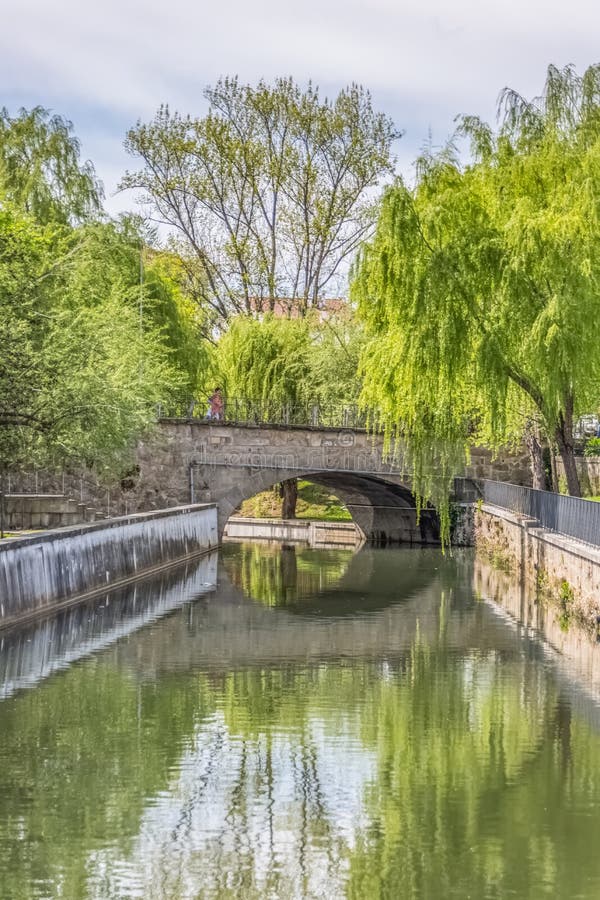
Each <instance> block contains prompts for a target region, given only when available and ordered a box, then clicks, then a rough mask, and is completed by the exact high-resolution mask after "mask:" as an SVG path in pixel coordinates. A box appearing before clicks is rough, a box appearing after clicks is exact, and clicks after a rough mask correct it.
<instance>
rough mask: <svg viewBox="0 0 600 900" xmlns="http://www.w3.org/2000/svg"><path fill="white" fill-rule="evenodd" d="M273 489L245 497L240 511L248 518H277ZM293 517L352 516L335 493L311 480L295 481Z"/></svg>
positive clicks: (278, 508) (278, 503) (345, 518)
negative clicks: (296, 482)
mask: <svg viewBox="0 0 600 900" xmlns="http://www.w3.org/2000/svg"><path fill="white" fill-rule="evenodd" d="M276 488H277V486H276V487H275V488H272V489H271V490H269V491H261V493H260V494H256V495H255V496H254V497H251V498H250V499H249V500H245V501H244V502H243V503H242V505H241V507H240V513H239V514H240V515H241V516H248V517H249V518H259V519H271V518H279V517H280V516H281V498H280V495H279V491H278V490H277V489H276ZM296 518H297V519H317V520H319V521H326V522H348V521H351V520H352V516H351V515H350V513H349V512H348V510H347V509H346V507H345V506H344V505H343V504H342V503H341V502H340V501H339V500H338V498H337V497H336V496H335V494H332V493H330V491H329V490H328V489H327V488H324V487H321V485H318V484H313V482H311V481H299V482H298V501H297V504H296Z"/></svg>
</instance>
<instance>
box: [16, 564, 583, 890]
mask: <svg viewBox="0 0 600 900" xmlns="http://www.w3.org/2000/svg"><path fill="white" fill-rule="evenodd" d="M300 559H301V557H300ZM288 564H289V563H286V565H288ZM483 609H484V608H483V607H478V612H482V611H483ZM178 615H181V616H182V617H184V616H185V615H186V613H185V612H181V613H180V614H178ZM438 615H439V617H438V628H437V629H435V628H429V629H427V634H428V635H431V637H430V638H429V640H426V639H425V638H424V637H423V633H424V630H422V631H421V633H420V634H417V636H416V637H415V638H414V639H413V641H412V643H411V645H410V647H409V649H408V650H407V651H406V652H403V653H400V652H398V654H397V655H396V656H395V657H391V656H390V657H389V658H388V659H386V660H378V661H372V660H368V661H365V660H361V659H360V658H355V659H353V660H352V662H350V661H347V662H346V663H344V662H337V663H336V664H334V665H332V664H325V663H315V662H314V661H312V660H309V659H307V661H306V663H305V664H303V665H302V664H298V663H295V664H294V665H291V664H288V665H286V664H285V663H283V664H280V663H278V664H277V665H276V666H267V665H256V666H254V667H249V668H247V669H244V670H230V671H228V672H226V673H225V674H223V673H215V672H212V673H209V672H202V671H191V670H186V671H185V672H184V673H182V672H178V673H175V674H172V675H169V676H163V677H161V678H160V679H159V680H157V681H152V682H148V683H144V682H142V683H139V682H138V681H137V680H136V679H133V678H132V677H131V675H130V674H129V672H128V670H127V669H124V670H120V671H119V670H116V669H114V668H113V667H112V665H111V659H112V658H115V657H116V656H117V654H116V653H115V654H114V655H113V656H112V657H111V656H110V655H109V654H105V655H103V656H100V657H95V658H92V659H90V660H88V661H86V662H85V663H84V664H80V665H77V666H75V667H73V668H72V669H70V670H68V671H67V672H64V673H62V674H60V675H59V676H55V677H53V678H51V679H49V680H48V681H47V682H45V683H44V684H43V685H41V686H39V687H38V688H37V689H36V690H35V691H29V692H24V693H21V694H19V695H17V696H15V697H14V698H11V699H10V700H9V701H6V702H5V703H3V704H0V759H1V760H2V765H1V766H0V871H1V872H2V877H3V883H2V887H1V888H0V896H4V894H2V890H4V892H5V895H6V896H8V897H11V900H12V898H14V900H25V898H29V897H30V896H35V892H33V889H32V887H31V886H32V884H34V882H35V883H36V884H37V885H38V886H39V891H38V893H39V895H40V896H47V897H57V896H59V895H60V896H64V897H69V898H74V900H75V898H79V897H87V896H90V897H102V898H119V900H122V898H124V897H127V896H131V895H132V894H133V895H135V896H144V898H147V900H153V898H157V900H158V898H160V900H162V898H171V897H173V898H186V897H196V896H201V897H236V898H243V900H253V898H262V897H268V896H276V897H282V898H283V897H287V896H306V897H313V896H335V897H338V896H340V897H341V896H344V895H345V894H348V895H349V896H351V897H357V898H358V897H360V898H361V900H362V898H363V897H364V898H371V897H373V898H378V897H382V898H384V897H385V898H387V897H390V898H392V897H394V898H395V897H419V898H421V897H432V898H433V897H461V898H462V897H466V896H469V895H470V896H472V897H478V898H479V897H482V898H485V897H504V896H516V897H519V898H522V897H537V896H539V895H540V894H544V893H547V894H548V895H550V896H556V897H570V896H581V897H595V896H598V890H597V888H598V884H600V860H599V859H597V855H596V854H595V853H594V850H593V848H594V847H595V844H596V842H597V839H598V837H600V823H598V821H597V818H595V817H594V814H595V813H596V811H597V808H598V806H597V804H598V803H600V741H599V739H598V736H597V735H595V734H590V732H589V729H588V726H587V725H586V724H585V723H584V722H583V721H582V720H581V718H579V717H578V715H577V713H576V711H574V710H573V709H572V707H571V705H570V703H569V702H568V699H567V698H566V697H565V696H563V695H562V694H561V691H560V689H559V687H558V686H557V682H556V681H555V679H554V677H553V674H552V670H551V669H548V668H546V667H545V666H544V665H542V664H540V661H539V658H538V656H537V654H534V653H528V652H527V645H526V644H524V643H519V641H518V639H517V638H515V647H516V648H517V649H518V651H519V652H517V653H512V652H511V651H510V649H506V645H505V650H504V651H503V653H501V652H500V651H494V650H490V651H483V650H481V649H478V647H477V646H474V647H473V648H472V649H471V650H470V651H468V650H467V651H465V650H464V649H461V650H460V652H456V650H455V648H454V645H453V644H452V641H451V640H450V639H449V638H448V635H449V634H450V633H451V631H452V630H451V629H450V627H449V622H450V620H451V618H452V617H453V616H454V615H456V609H453V601H452V598H451V596H450V595H449V594H447V595H446V596H445V597H443V599H442V603H441V605H440V608H439V614H438ZM461 615H465V610H464V609H462V611H461ZM289 618H290V622H291V625H290V627H291V628H293V627H296V625H297V622H298V620H297V619H294V618H293V617H289ZM294 623H296V624H294ZM340 627H341V626H340ZM163 637H164V632H163ZM153 639H154V640H156V641H160V639H161V630H160V626H159V627H157V628H156V632H155V636H154V638H153ZM249 639H251V635H249ZM59 886H60V887H59ZM130 889H131V891H130ZM36 890H37V888H36Z"/></svg>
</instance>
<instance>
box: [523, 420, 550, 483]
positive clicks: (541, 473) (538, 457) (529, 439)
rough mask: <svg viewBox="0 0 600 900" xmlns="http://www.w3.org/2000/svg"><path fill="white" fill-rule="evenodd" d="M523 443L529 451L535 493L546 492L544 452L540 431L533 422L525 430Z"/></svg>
mask: <svg viewBox="0 0 600 900" xmlns="http://www.w3.org/2000/svg"><path fill="white" fill-rule="evenodd" d="M525 443H526V444H527V449H528V450H529V463H530V465H531V474H532V476H533V487H534V488H535V489H536V490H537V491H545V490H546V471H545V469H544V451H543V448H542V444H541V441H540V430H539V427H538V426H537V424H536V423H535V422H530V423H528V425H527V428H526V430H525Z"/></svg>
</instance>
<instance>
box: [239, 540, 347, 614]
mask: <svg viewBox="0 0 600 900" xmlns="http://www.w3.org/2000/svg"><path fill="white" fill-rule="evenodd" d="M353 552H354V551H353V550H347V549H341V550H312V549H309V548H305V547H299V546H294V545H289V544H288V545H286V544H284V545H283V546H282V545H281V544H267V543H250V542H248V543H243V544H236V545H226V546H225V547H224V548H223V551H222V559H223V565H224V566H225V568H226V570H227V574H228V575H229V577H230V579H231V581H232V583H233V584H234V585H235V586H236V587H238V588H240V589H241V590H242V591H243V592H244V593H245V594H246V595H247V596H249V597H251V598H252V599H253V600H258V601H259V602H261V603H264V604H265V605H266V606H286V605H289V604H294V603H295V602H296V601H297V600H299V599H301V598H302V597H310V596H313V595H314V594H316V593H318V592H319V591H321V590H323V589H324V588H326V587H328V586H330V585H333V584H335V583H336V582H337V581H339V579H340V578H341V577H342V575H343V574H344V571H345V569H346V567H347V565H348V562H349V560H350V559H351V557H352V555H353Z"/></svg>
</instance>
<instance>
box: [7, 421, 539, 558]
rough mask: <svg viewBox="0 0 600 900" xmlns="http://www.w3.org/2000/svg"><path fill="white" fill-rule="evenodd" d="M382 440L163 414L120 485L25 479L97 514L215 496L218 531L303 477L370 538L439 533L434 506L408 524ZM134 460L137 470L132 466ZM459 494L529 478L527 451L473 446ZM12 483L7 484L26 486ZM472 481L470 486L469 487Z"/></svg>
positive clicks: (407, 500) (75, 478)
mask: <svg viewBox="0 0 600 900" xmlns="http://www.w3.org/2000/svg"><path fill="white" fill-rule="evenodd" d="M382 450H383V446H382V440H381V438H375V437H373V436H371V435H368V434H366V433H365V432H360V431H350V430H339V429H327V428H310V427H277V426H264V425H263V426H251V425H227V424H216V423H214V424H213V423H209V422H206V421H204V420H194V419H164V420H162V421H161V422H160V423H159V424H158V426H157V428H156V429H155V430H154V431H153V432H152V433H151V434H150V435H149V436H148V437H147V438H146V439H144V440H142V441H140V443H139V445H138V448H137V467H136V470H134V471H132V472H131V473H129V475H128V477H127V478H126V479H124V480H123V481H122V482H121V483H120V484H118V483H117V484H113V485H111V486H110V488H108V489H107V487H106V486H104V487H102V486H101V485H100V483H98V482H96V483H95V484H94V478H93V476H92V473H83V475H81V473H77V474H73V475H65V474H64V473H61V474H60V475H58V476H56V477H55V478H54V479H52V478H43V479H42V478H41V477H40V478H39V479H38V478H37V476H36V477H35V479H34V480H32V479H31V478H30V479H29V481H30V482H31V484H34V486H35V490H36V491H38V490H45V491H50V492H57V493H64V494H66V495H67V496H74V497H76V498H77V499H78V500H81V501H83V500H85V503H86V505H87V506H91V507H95V510H96V515H97V516H98V515H108V516H115V515H128V514H131V513H133V512H146V511H150V510H155V509H166V508H170V507H173V506H180V505H185V504H188V503H191V502H194V503H199V502H200V503H202V502H215V503H216V504H217V509H218V525H219V535H222V533H223V529H224V526H225V523H226V521H227V519H228V518H229V516H230V515H231V514H232V513H233V512H234V511H235V510H236V509H237V508H238V507H239V505H240V504H241V503H242V501H243V500H245V499H247V498H249V497H252V496H253V495H254V494H256V493H258V492H259V491H262V490H266V489H268V488H270V487H272V486H273V485H274V484H277V483H278V482H280V481H282V480H284V479H286V478H295V477H298V476H300V477H306V478H309V479H310V480H311V481H314V482H317V483H319V484H322V485H324V486H326V487H327V488H328V489H329V490H331V492H332V493H335V494H336V495H337V496H338V497H339V498H340V500H342V502H343V503H345V504H346V506H347V507H348V509H349V510H350V512H351V514H352V516H353V519H354V521H355V522H356V524H357V525H358V527H359V528H360V530H361V531H362V533H363V535H364V536H365V537H366V538H367V539H369V540H373V541H375V542H378V543H387V542H394V541H402V542H409V543H411V542H412V543H415V542H418V543H431V542H437V539H438V533H437V522H436V517H435V514H434V513H433V512H432V511H430V512H427V511H426V512H424V514H423V515H422V517H421V520H420V523H419V525H417V523H416V516H415V509H414V506H415V503H414V498H413V496H412V494H411V492H410V489H409V487H408V485H407V479H406V478H405V477H403V476H402V474H401V472H402V466H401V460H399V461H397V464H396V465H390V464H389V463H387V462H384V461H383V458H382ZM138 469H139V471H137V470H138ZM457 475H458V476H460V477H461V478H462V479H463V480H461V481H459V485H458V487H459V498H462V499H467V500H469V499H471V500H472V499H475V496H476V493H474V492H473V490H472V481H470V480H471V479H481V478H494V479H498V480H500V481H512V482H514V483H515V484H531V476H530V472H529V466H528V459H527V456H526V454H522V455H513V454H508V453H507V454H500V455H498V456H497V457H496V458H495V459H492V454H491V453H490V451H487V450H484V449H475V450H473V451H472V458H471V465H470V466H468V467H466V468H465V471H464V472H459V473H457ZM31 484H29V482H28V483H23V484H20V483H17V482H16V483H15V485H14V486H13V488H12V489H13V490H28V491H31V490H32V487H31ZM469 487H471V492H470V493H469V491H468V490H466V492H465V489H468V488H469Z"/></svg>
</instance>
